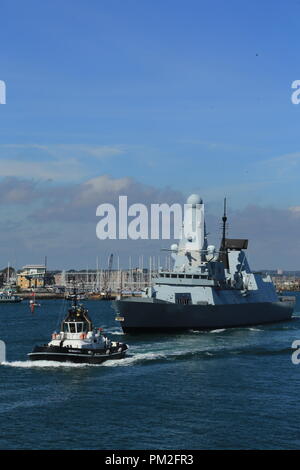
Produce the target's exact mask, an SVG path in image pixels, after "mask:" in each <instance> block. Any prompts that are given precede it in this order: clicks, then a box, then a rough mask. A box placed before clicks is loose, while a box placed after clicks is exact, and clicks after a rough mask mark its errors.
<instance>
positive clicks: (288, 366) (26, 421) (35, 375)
mask: <svg viewBox="0 0 300 470" xmlns="http://www.w3.org/2000/svg"><path fill="white" fill-rule="evenodd" d="M297 297H298V300H297V302H298V304H297V308H296V311H297V312H300V295H299V294H297ZM85 304H86V306H87V307H88V308H89V311H90V314H91V317H92V318H93V320H94V323H95V325H96V326H103V327H104V328H105V330H106V332H107V333H109V335H110V336H111V337H112V338H115V339H117V340H121V341H126V342H127V344H129V346H130V350H129V353H128V356H127V357H126V358H125V359H123V360H115V361H108V362H106V363H104V364H102V365H82V364H60V363H55V362H50V361H48V362H34V363H32V362H29V361H27V359H26V354H27V353H28V352H30V351H31V349H32V347H33V345H35V344H37V343H43V342H47V341H49V338H50V335H51V333H52V331H53V330H54V329H57V327H58V324H59V322H58V320H59V316H61V315H62V314H63V308H64V307H63V302H62V301H59V300H48V301H44V302H42V306H41V307H40V308H39V309H37V310H36V313H35V314H34V315H32V314H31V313H30V311H29V308H28V304H27V302H23V303H21V304H16V305H8V304H3V305H0V320H1V327H0V339H2V340H4V341H5V342H6V344H7V362H6V363H5V364H3V365H1V366H0V448H1V449H16V448H18V449H107V450H109V449H230V448H234V449H251V448H256V449H290V448H299V446H300V435H299V428H300V406H299V401H298V395H299V385H300V381H299V377H300V365H298V366H297V365H294V364H293V363H292V361H291V355H292V352H293V350H292V349H291V345H292V342H293V341H294V340H296V339H299V340H300V313H296V316H295V318H294V319H293V320H292V321H290V322H285V323H278V324H274V325H268V326H257V327H251V328H238V329H220V330H214V331H211V332H199V331H190V332H188V333H184V334H177V335H173V336H167V335H157V334H156V335H143V336H131V335H123V334H122V332H121V330H120V328H119V326H118V324H117V322H115V320H114V312H113V310H112V307H111V303H110V302H100V301H90V302H86V303H85Z"/></svg>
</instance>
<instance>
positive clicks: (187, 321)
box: [114, 194, 295, 333]
mask: <svg viewBox="0 0 300 470" xmlns="http://www.w3.org/2000/svg"><path fill="white" fill-rule="evenodd" d="M222 222H223V230H222V240H221V245H220V248H219V250H217V249H216V247H215V246H214V245H209V244H208V240H207V235H208V234H207V231H206V223H205V218H204V204H203V201H202V199H201V198H200V197H199V195H197V194H192V195H191V196H190V197H189V198H188V200H187V210H186V211H185V213H184V222H183V227H182V237H181V240H180V242H179V244H173V245H172V246H171V250H170V251H171V254H172V257H173V259H174V267H173V270H171V269H166V270H163V269H160V270H159V272H158V276H157V279H156V281H155V283H154V285H151V282H150V285H149V287H147V288H146V289H145V290H144V292H143V294H142V297H140V298H139V297H133V296H132V297H128V298H120V299H119V300H116V301H115V302H114V305H115V310H116V313H117V317H116V320H117V321H119V322H120V324H121V327H122V329H123V331H124V332H125V333H148V332H150V331H158V332H162V331H164V332H174V331H177V330H212V329H216V328H233V327H243V326H251V325H259V324H263V323H273V322H279V321H287V320H289V319H290V318H291V317H292V314H293V310H294V307H295V298H294V297H287V296H278V295H277V293H276V290H275V287H274V284H273V282H272V279H271V278H270V276H268V275H263V274H262V273H260V272H255V271H252V270H251V269H250V266H249V264H248V261H247V258H246V253H245V250H246V249H247V247H248V239H233V238H227V236H226V232H227V225H226V222H227V214H226V199H225V201H224V215H223V217H222Z"/></svg>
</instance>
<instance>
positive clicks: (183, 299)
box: [175, 293, 192, 305]
mask: <svg viewBox="0 0 300 470" xmlns="http://www.w3.org/2000/svg"><path fill="white" fill-rule="evenodd" d="M175 303H176V304H181V305H189V304H191V303H192V299H191V294H190V293H186V294H184V293H177V294H175Z"/></svg>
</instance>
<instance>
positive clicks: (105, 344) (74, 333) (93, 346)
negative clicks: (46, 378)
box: [28, 293, 128, 364]
mask: <svg viewBox="0 0 300 470" xmlns="http://www.w3.org/2000/svg"><path fill="white" fill-rule="evenodd" d="M127 350H128V346H127V344H124V343H120V342H117V341H111V340H110V339H109V338H108V337H107V336H106V335H105V334H104V333H103V330H102V328H94V327H93V324H92V321H91V319H90V317H89V314H88V310H87V309H86V308H84V306H83V305H82V304H79V303H78V299H77V295H76V293H74V295H73V298H72V306H71V308H70V309H69V310H68V312H67V315H66V316H65V318H64V320H63V321H62V323H61V328H60V332H59V333H57V332H54V333H53V334H52V339H51V341H50V342H49V343H47V344H44V345H41V346H35V347H34V349H33V351H32V352H31V353H29V354H28V357H29V359H30V360H31V361H41V360H45V361H59V362H76V363H88V364H100V363H102V362H104V361H107V360H109V359H122V358H123V357H124V356H125V354H126V351H127Z"/></svg>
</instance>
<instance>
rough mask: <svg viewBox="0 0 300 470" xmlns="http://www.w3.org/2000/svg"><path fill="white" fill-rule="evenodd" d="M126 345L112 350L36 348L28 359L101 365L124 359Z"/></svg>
mask: <svg viewBox="0 0 300 470" xmlns="http://www.w3.org/2000/svg"><path fill="white" fill-rule="evenodd" d="M127 349H128V348H127V346H126V345H124V344H123V345H119V346H118V347H114V348H110V349H106V350H104V349H98V350H91V349H86V350H82V349H75V348H66V347H61V348H60V347H55V346H36V347H35V348H34V349H33V351H32V352H31V353H29V354H28V357H29V359H30V360H31V361H57V362H74V363H81V364H84V363H86V364H101V363H102V362H104V361H107V360H112V359H122V358H123V357H124V356H125V354H126V351H127Z"/></svg>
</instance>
